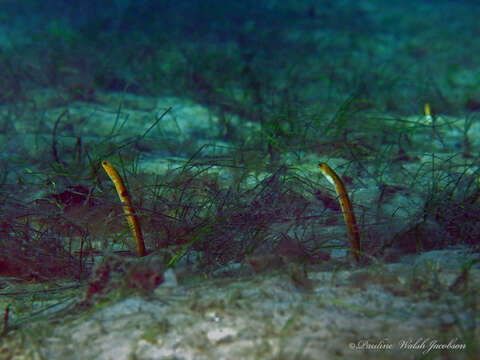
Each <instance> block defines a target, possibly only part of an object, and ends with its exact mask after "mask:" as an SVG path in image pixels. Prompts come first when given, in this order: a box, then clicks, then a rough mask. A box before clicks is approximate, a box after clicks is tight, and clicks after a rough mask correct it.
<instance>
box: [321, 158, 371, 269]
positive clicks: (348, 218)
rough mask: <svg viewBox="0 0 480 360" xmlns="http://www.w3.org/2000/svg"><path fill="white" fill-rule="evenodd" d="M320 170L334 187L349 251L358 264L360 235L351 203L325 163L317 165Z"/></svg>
mask: <svg viewBox="0 0 480 360" xmlns="http://www.w3.org/2000/svg"><path fill="white" fill-rule="evenodd" d="M318 167H319V168H320V170H322V173H323V175H325V177H326V178H327V180H328V181H329V182H330V183H331V184H332V185H333V186H335V191H336V193H337V196H338V201H339V202H340V206H341V208H342V212H343V218H344V219H345V223H346V224H347V231H348V239H349V240H350V251H351V253H352V255H353V257H354V258H355V260H356V261H357V262H358V261H360V256H361V253H362V247H361V242H360V235H359V232H358V226H357V220H356V219H355V214H354V213H353V207H352V203H351V201H350V198H349V197H348V193H347V189H346V188H345V184H344V183H343V181H342V179H340V177H339V176H338V175H337V174H336V173H335V171H333V170H332V168H331V167H330V166H328V165H327V164H326V163H324V162H321V163H319V164H318Z"/></svg>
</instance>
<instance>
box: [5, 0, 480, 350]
mask: <svg viewBox="0 0 480 360" xmlns="http://www.w3.org/2000/svg"><path fill="white" fill-rule="evenodd" d="M55 3H56V2H48V4H47V5H46V6H47V7H48V12H49V13H48V15H45V17H44V18H42V19H38V21H39V23H38V24H39V25H38V28H37V30H38V31H36V32H35V33H34V34H30V35H29V36H27V35H25V36H24V37H19V39H20V38H21V41H20V40H18V41H14V40H15V34H16V33H14V32H13V30H12V33H11V34H10V33H9V34H7V35H8V36H7V37H10V38H11V42H10V45H9V46H5V45H4V44H0V77H1V78H2V80H3V81H1V82H0V151H1V153H0V275H1V276H2V281H1V282H0V283H1V284H3V282H5V284H13V283H17V282H18V283H22V284H23V283H27V284H32V286H39V287H41V286H45V287H48V286H53V285H51V284H52V283H58V284H64V283H68V285H65V288H68V290H71V289H72V288H74V289H75V290H78V294H80V295H78V294H76V295H77V297H78V298H80V299H81V300H82V305H92V304H94V303H95V302H98V303H102V301H103V300H105V299H108V298H109V296H112V297H114V296H115V295H112V294H114V293H115V291H116V290H118V289H119V288H120V289H121V291H125V292H127V293H128V292H140V293H141V294H142V295H145V296H148V295H149V294H150V295H151V293H152V292H153V291H154V289H155V288H156V287H158V286H159V285H160V284H161V283H163V282H164V281H165V278H166V275H165V274H168V273H167V271H170V270H171V271H174V272H175V274H176V275H175V276H176V277H177V280H178V281H179V282H180V283H181V282H185V283H188V282H189V281H191V282H195V281H197V282H201V281H202V280H204V279H217V278H227V279H228V278H229V279H232V278H242V277H244V276H245V277H253V276H254V275H257V274H267V275H268V274H271V273H274V272H279V273H285V274H288V278H289V280H291V281H292V283H293V284H294V287H295V289H297V290H298V291H299V292H305V293H309V292H311V291H312V289H315V287H316V286H317V285H318V283H319V282H320V280H319V278H315V277H314V276H311V274H312V273H314V272H315V271H320V270H322V271H323V270H326V271H330V272H332V273H334V274H333V276H334V277H335V276H336V273H337V272H340V271H344V270H352V271H357V270H358V271H359V273H360V275H355V276H358V278H356V280H358V281H356V286H358V287H359V288H362V287H366V286H367V284H382V285H385V286H386V287H387V288H388V290H389V291H391V292H392V293H394V294H395V295H398V296H409V295H412V294H414V293H416V292H417V291H419V292H420V293H421V294H423V295H422V296H430V297H434V298H439V297H441V296H440V294H439V292H440V290H438V289H443V290H444V291H445V292H446V293H448V294H450V293H451V294H456V295H458V296H461V297H462V298H464V299H465V301H467V300H468V301H470V303H469V306H470V307H471V309H472V312H475V311H477V304H476V303H475V301H476V297H475V296H476V295H475V294H476V292H477V291H478V289H476V288H475V285H474V284H475V281H474V280H472V274H473V273H474V272H475V271H476V269H477V268H478V264H479V262H478V261H479V260H478V253H479V251H480V244H479V239H480V181H479V167H480V163H479V158H478V153H479V149H480V140H479V139H480V128H479V124H480V112H479V109H480V106H479V102H480V100H479V96H480V92H479V90H478V86H477V85H478V81H479V80H480V73H479V72H478V71H477V70H475V69H477V65H478V64H477V62H478V60H477V59H476V58H472V56H471V54H472V53H478V52H479V51H480V48H479V43H478V41H477V42H476V41H472V40H470V39H472V38H474V37H473V36H470V35H471V34H470V32H469V30H468V29H466V28H464V27H463V25H458V28H457V29H456V30H455V31H453V30H452V28H451V27H448V26H445V29H444V30H443V28H441V27H440V28H437V29H435V31H436V32H432V31H433V30H431V25H432V24H440V23H442V19H443V18H442V16H444V15H442V14H446V13H448V12H443V13H438V14H437V13H435V12H432V14H431V17H426V16H424V13H422V12H421V11H419V13H418V14H417V13H414V14H412V17H411V18H408V19H406V20H405V21H404V22H402V24H391V23H390V22H389V21H387V20H388V19H383V20H382V17H381V16H379V11H380V10H382V8H383V6H385V5H382V4H377V5H376V6H377V8H376V9H377V10H375V11H372V10H369V9H366V8H364V7H362V6H361V4H356V3H355V4H352V6H351V7H350V6H349V7H342V6H340V5H338V4H336V3H335V2H334V1H328V2H327V3H328V4H327V5H325V7H321V6H314V5H311V4H308V6H307V5H304V4H300V5H299V4H298V2H294V1H292V2H291V1H285V2H269V1H265V2H264V1H260V2H255V3H254V2H252V1H247V2H245V3H229V2H220V1H204V2H202V1H194V2H191V1H179V2H178V4H174V3H173V2H170V1H160V2H149V1H140V2H138V3H131V4H130V5H129V6H126V7H125V8H122V7H121V6H119V7H117V8H116V12H112V13H108V12H102V9H101V7H102V6H99V5H98V4H97V3H95V2H91V1H88V2H86V3H85V4H84V5H81V4H76V5H75V6H78V7H79V12H81V14H82V15H81V16H79V17H78V18H77V21H75V22H72V21H68V18H69V16H72V15H71V14H70V15H69V14H67V15H65V14H64V15H62V16H61V14H59V13H57V12H59V11H60V10H59V9H58V8H56V4H55ZM108 3H109V4H113V3H116V4H120V3H122V2H108ZM125 3H127V2H125ZM273 3H275V4H276V5H272V4H273ZM277 3H278V4H277ZM15 6H19V5H18V4H17V5H15ZM22 6H23V7H32V8H35V9H36V10H38V11H39V12H40V13H41V12H43V11H46V10H42V9H40V8H38V5H35V2H25V3H24V4H23V5H22ZM82 6H84V7H82ZM425 6H427V5H425ZM436 6H439V7H442V9H443V6H447V5H442V4H436ZM447 8H448V7H447ZM179 9H180V10H183V11H179ZM427 9H430V8H428V6H427ZM232 11H233V12H234V13H235V17H234V18H233V19H230V20H226V19H227V18H228V17H226V14H230V13H231V12H232ZM391 11H392V14H391V17H390V20H391V19H394V18H395V16H398V14H399V13H402V12H403V9H402V8H400V7H399V8H397V6H396V5H392V9H391ZM90 12H92V13H95V12H99V16H98V18H96V19H92V18H91V17H89V14H90ZM180 13H181V14H183V15H182V16H184V17H185V19H179V17H180V15H179V14H180ZM157 14H160V15H157ZM333 14H335V15H336V16H333ZM472 14H473V12H472ZM472 14H470V11H469V7H468V6H467V5H465V7H461V8H459V9H458V14H457V15H458V18H461V19H464V20H463V21H464V22H468V21H472V18H475V16H473V15H472ZM117 15H121V16H119V17H118V18H117ZM460 15H462V16H460ZM338 16H340V17H341V18H342V19H345V21H341V22H340V21H338ZM139 17H140V18H142V19H143V26H142V27H139V26H134V25H135V24H136V19H138V18H139ZM160 20H162V21H160ZM475 21H476V18H475ZM385 23H388V25H389V26H388V27H385ZM455 24H457V23H456V22H455ZM397 26H398V27H397ZM13 28H14V27H13V26H12V29H13ZM219 29H221V30H222V31H219ZM358 29H363V31H358ZM366 29H367V30H368V31H370V32H365V31H366ZM380 30H381V31H380ZM442 31H443V32H442ZM22 34H23V33H22ZM458 34H462V36H461V38H462V39H465V42H466V44H465V48H463V47H462V48H458V47H456V46H454V45H455V44H457V43H458V37H459V35H458ZM379 44H381V46H380V45H379ZM445 48H454V49H455V51H452V52H450V54H446V53H444V52H443V51H441V50H442V49H445ZM400 54H401V55H402V56H400ZM115 192H116V194H115ZM119 200H120V201H119ZM450 248H454V249H457V248H461V249H468V251H469V252H470V253H471V254H472V256H477V258H474V259H473V260H471V259H469V260H465V263H458V264H455V266H456V269H457V270H458V274H457V275H456V277H455V279H448V286H443V285H442V286H443V287H440V286H437V285H438V283H436V281H437V280H438V277H439V276H440V275H442V269H441V268H435V267H433V265H432V269H430V270H429V271H424V273H420V274H419V273H416V271H417V270H416V268H415V269H414V270H412V273H411V274H410V276H409V277H407V279H406V280H405V279H402V280H401V281H400V280H398V279H397V278H396V277H395V276H393V275H392V277H391V278H390V277H388V276H387V275H388V274H387V275H385V276H384V274H383V272H382V271H383V270H384V267H385V266H386V264H391V263H401V261H403V259H409V257H413V258H415V256H420V255H421V254H424V253H426V252H428V251H431V250H435V251H441V250H444V249H450ZM352 260H353V261H352ZM412 261H414V260H412ZM420 272H421V271H420ZM115 273H116V275H115V276H119V277H120V278H121V280H119V281H118V282H114V281H112V278H114V277H115V276H114V274H115ZM380 273H382V275H380ZM427 275H428V276H430V275H431V278H432V279H433V280H431V281H430V280H428V281H427V280H425V278H426V277H427ZM437 275H438V276H437ZM352 277H354V276H352ZM429 279H430V278H429ZM1 284H0V285H1ZM119 284H120V285H119ZM332 284H333V280H332ZM59 288H60V289H63V287H62V285H59ZM443 290H442V291H443ZM59 291H60V290H59ZM24 294H27V295H28V291H26V292H25V293H24ZM24 294H23V295H24ZM35 294H37V293H35ZM0 296H5V297H8V294H7V293H5V294H3V295H2V292H1V291H0ZM470 296H472V298H470ZM472 299H473V300H472ZM33 303H35V301H34V300H32V304H33ZM15 304H16V303H14V302H13V301H12V304H10V303H8V304H7V306H6V307H5V309H6V310H5V316H4V317H5V318H6V319H7V320H4V326H3V334H4V335H6V334H7V333H8V332H9V331H11V330H15V329H16V328H17V325H18V324H20V323H21V321H18V322H17V320H18V318H15V316H18V315H15V314H19V313H21V311H24V309H23V308H22V309H20V305H15ZM22 306H23V305H22ZM32 306H33V305H32ZM349 306H350V305H349ZM26 307H27V306H25V308H26ZM467 307H468V306H467ZM9 314H10V315H9ZM12 314H14V315H12ZM9 317H10V319H11V320H10V325H9V324H8V323H9V320H8V318H9ZM473 318H474V316H473ZM26 319H28V316H25V317H24V318H23V319H21V320H22V321H27V320H26ZM462 321H463V320H462ZM462 321H460V320H458V321H457V322H456V323H455V324H456V325H458V324H460V325H463V323H462ZM460 325H459V326H460ZM477 330H478V329H476V328H475V327H473V328H472V327H470V328H468V329H467V328H466V327H465V329H463V328H462V333H463V335H464V337H465V338H467V337H469V336H470V337H472V339H474V335H475V334H476V332H477ZM471 343H474V341H473V340H472V341H471ZM472 348H473V347H472Z"/></svg>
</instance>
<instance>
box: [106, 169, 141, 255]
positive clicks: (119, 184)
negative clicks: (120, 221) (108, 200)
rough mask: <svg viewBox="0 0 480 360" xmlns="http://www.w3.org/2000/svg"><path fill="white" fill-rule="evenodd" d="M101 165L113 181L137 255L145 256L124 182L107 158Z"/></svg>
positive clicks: (139, 231)
mask: <svg viewBox="0 0 480 360" xmlns="http://www.w3.org/2000/svg"><path fill="white" fill-rule="evenodd" d="M102 166H103V168H104V169H105V171H106V173H107V174H108V176H110V179H112V181H113V183H114V184H115V188H116V189H117V193H118V197H119V198H120V201H121V202H122V204H123V211H125V215H126V216H127V220H128V223H129V225H130V229H132V232H133V236H134V238H135V242H136V243H137V253H138V256H145V255H146V251H145V244H144V243H143V236H142V230H141V229H140V224H139V223H138V219H137V217H136V216H135V211H134V209H133V205H132V201H131V200H130V195H129V194H128V191H127V188H126V187H125V184H124V183H123V180H122V178H121V177H120V174H119V173H118V171H117V170H115V168H114V167H113V165H112V164H110V162H108V161H107V160H103V161H102Z"/></svg>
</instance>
